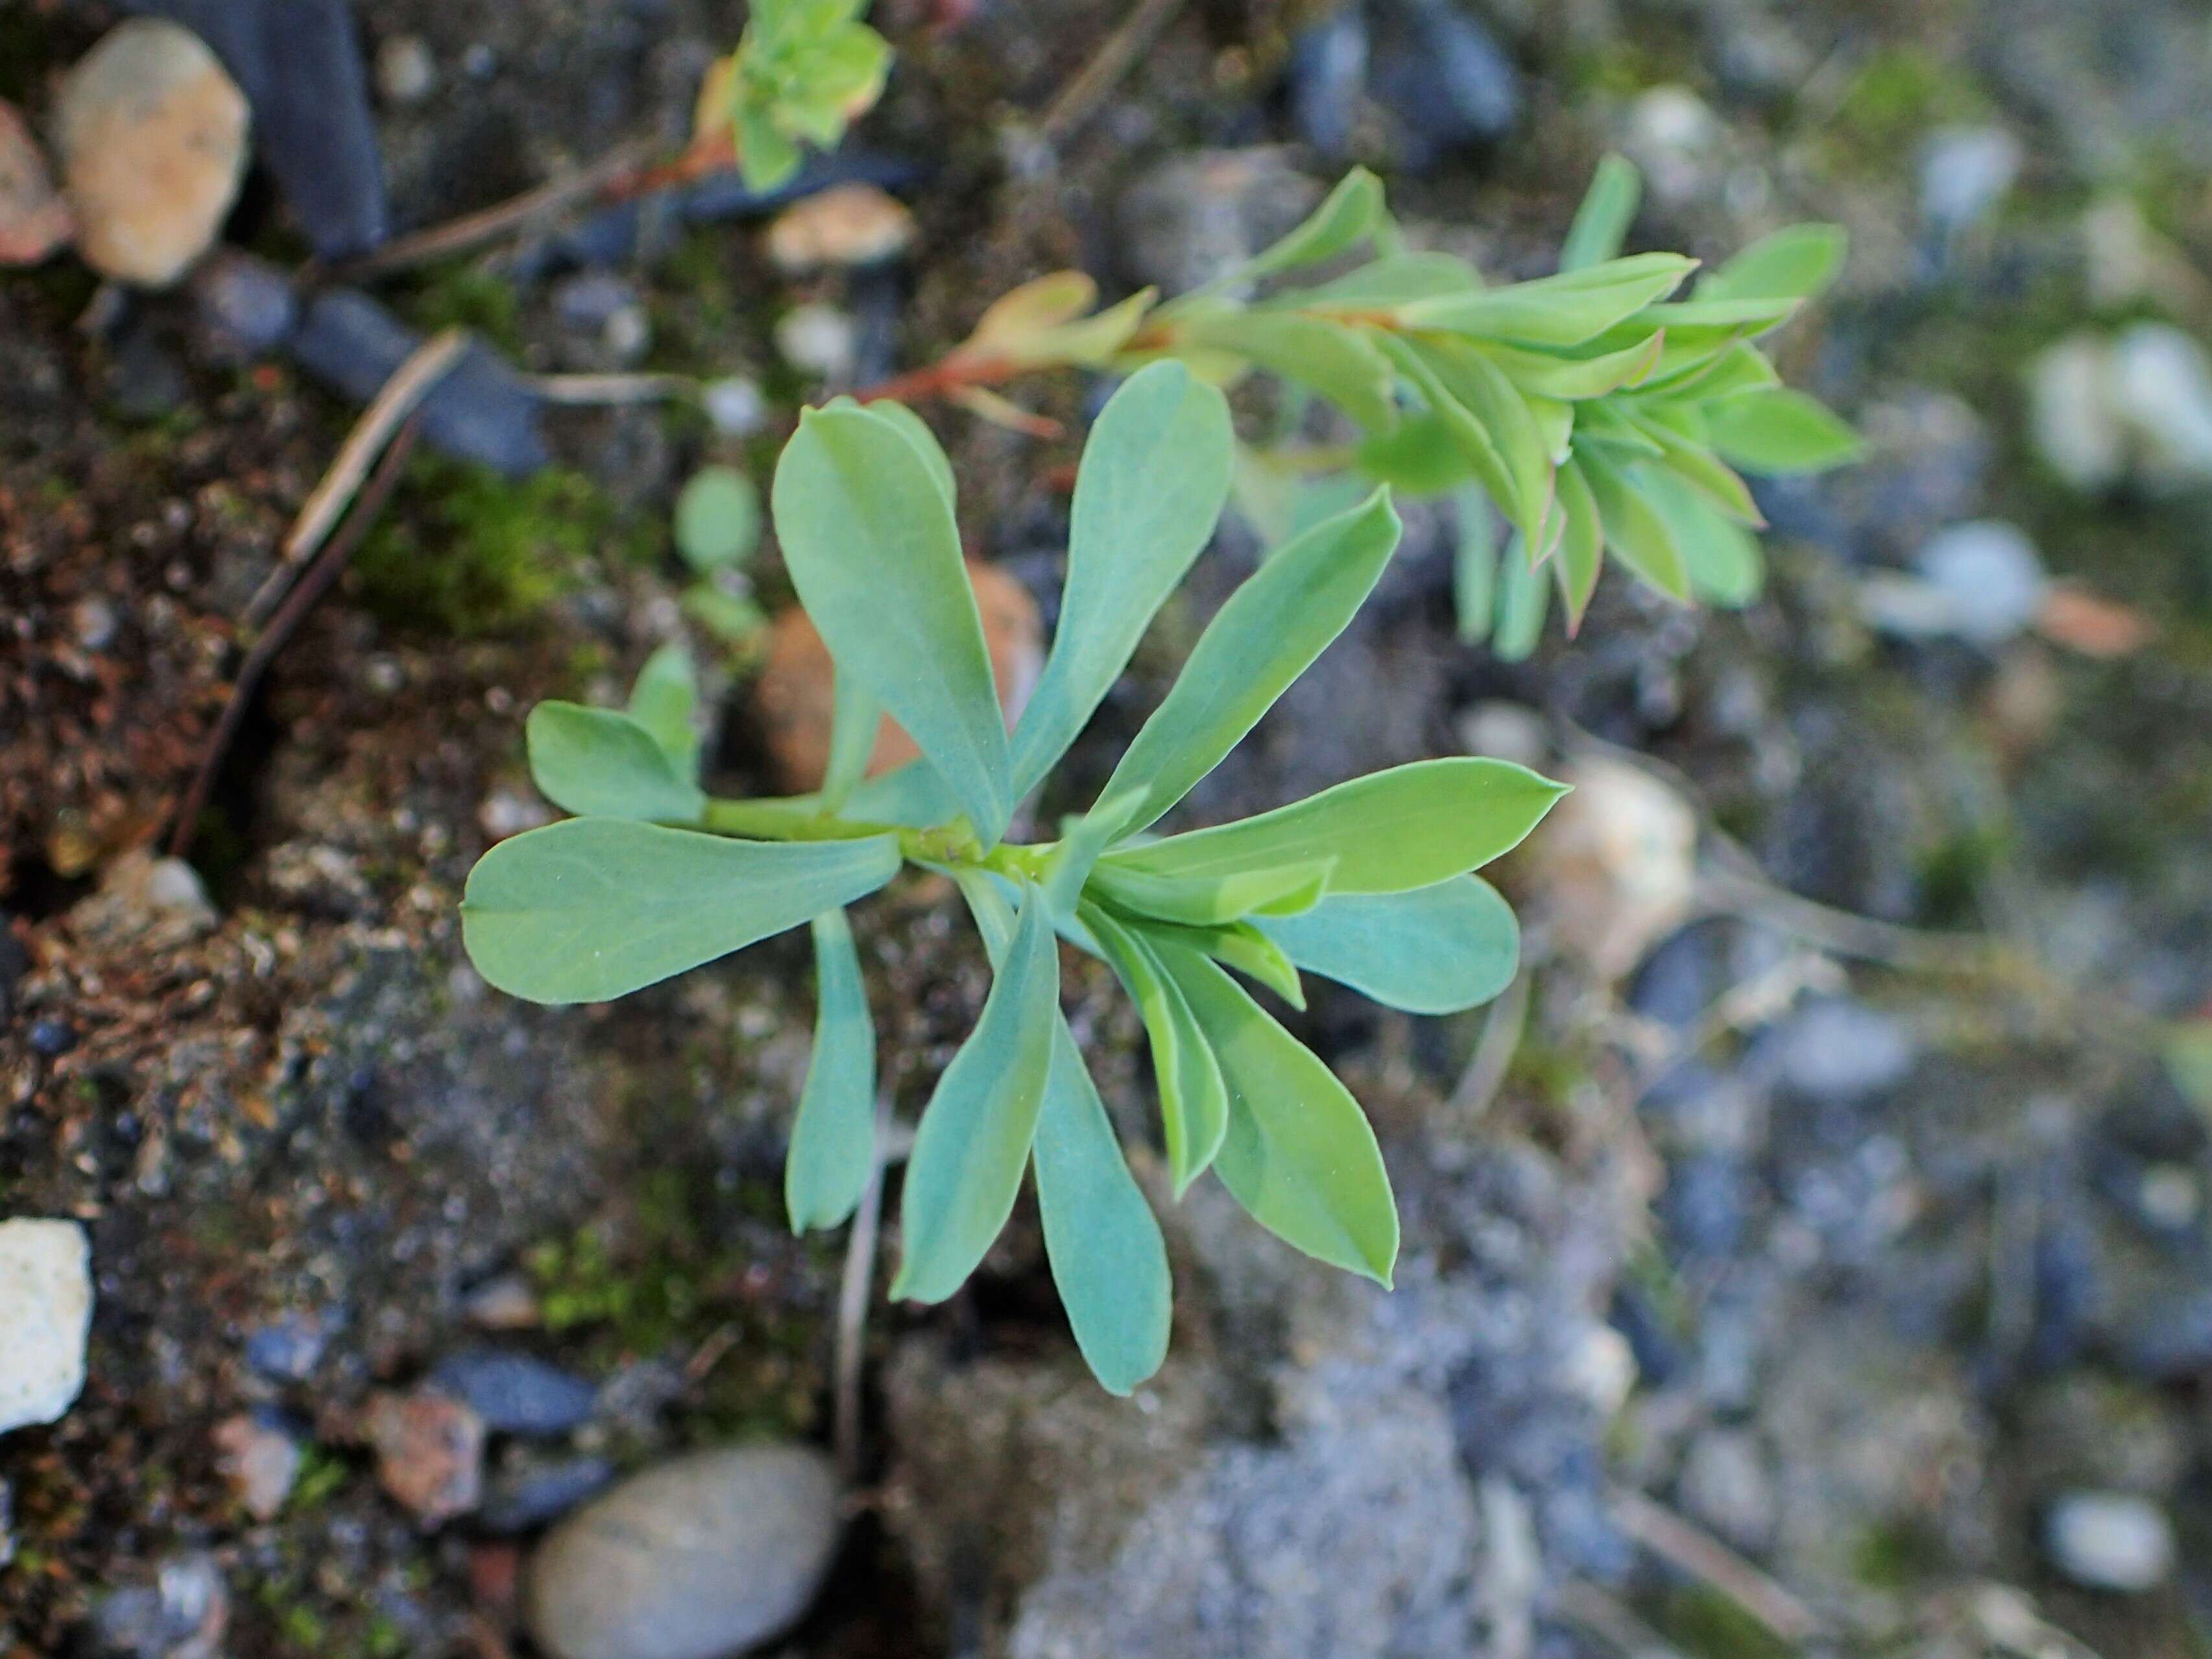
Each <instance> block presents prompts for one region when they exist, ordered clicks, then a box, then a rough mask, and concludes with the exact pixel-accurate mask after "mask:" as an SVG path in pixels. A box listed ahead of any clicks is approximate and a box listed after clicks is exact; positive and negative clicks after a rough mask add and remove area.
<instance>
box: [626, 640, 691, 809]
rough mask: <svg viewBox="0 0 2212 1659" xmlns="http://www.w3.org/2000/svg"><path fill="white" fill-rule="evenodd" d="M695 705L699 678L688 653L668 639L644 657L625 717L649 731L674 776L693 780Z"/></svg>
mask: <svg viewBox="0 0 2212 1659" xmlns="http://www.w3.org/2000/svg"><path fill="white" fill-rule="evenodd" d="M698 706H699V678H698V675H697V674H696V672H695V671H693V669H692V666H691V653H690V652H688V651H686V650H685V649H684V647H682V646H680V645H678V644H676V643H675V642H674V641H671V642H670V643H668V644H666V645H664V646H661V647H659V648H658V649H657V650H655V651H654V652H653V654H652V655H651V656H649V657H647V659H645V666H644V667H642V668H641V669H639V670H638V671H637V680H636V683H635V684H633V685H632V686H631V687H630V689H629V717H630V718H631V719H632V720H635V721H636V722H637V723H638V724H639V725H640V726H643V727H644V728H645V729H646V730H647V731H648V732H652V733H653V741H654V742H655V743H657V744H659V745H660V748H661V752H662V753H663V754H665V755H666V756H667V757H668V763H669V764H670V765H671V766H672V767H674V768H675V769H676V775H677V776H678V777H679V778H683V779H685V780H687V781H696V780H697V778H698V776H699V734H698V732H696V731H694V730H693V729H692V726H691V718H692V714H693V713H694V711H696V709H697V708H698Z"/></svg>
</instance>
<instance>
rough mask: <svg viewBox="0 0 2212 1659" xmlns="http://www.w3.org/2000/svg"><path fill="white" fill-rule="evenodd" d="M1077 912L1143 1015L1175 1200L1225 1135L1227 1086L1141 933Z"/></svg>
mask: <svg viewBox="0 0 2212 1659" xmlns="http://www.w3.org/2000/svg"><path fill="white" fill-rule="evenodd" d="M1081 915H1082V920H1083V922H1084V925H1085V927H1088V928H1089V929H1090V930H1091V937H1092V938H1093V939H1097V941H1098V944H1099V945H1100V946H1101V947H1102V948H1103V950H1104V951H1105V953H1106V961H1107V963H1108V965H1109V967H1111V968H1112V969H1114V972H1115V975H1116V976H1117V977H1118V978H1119V979H1120V980H1121V988H1122V989H1123V990H1125V991H1127V993H1128V994H1129V1000H1130V1001H1132V1002H1133V1003H1135V1004H1136V1005H1137V1012H1139V1014H1141V1015H1142V1016H1143V1017H1144V1021H1145V1035H1146V1038H1147V1039H1148V1040H1149V1042H1151V1045H1152V1076H1153V1079H1154V1084H1155V1086H1156V1087H1157V1088H1158V1091H1159V1100H1160V1133H1161V1138H1162V1139H1164V1141H1165V1142H1166V1143H1167V1152H1168V1169H1169V1171H1170V1174H1171V1175H1172V1176H1174V1178H1175V1191H1176V1197H1177V1198H1181V1197H1182V1194H1183V1190H1184V1189H1185V1188H1188V1186H1189V1185H1190V1183H1191V1182H1193V1181H1195V1180H1196V1179H1197V1178H1198V1177H1199V1176H1200V1174H1202V1173H1203V1172H1204V1171H1205V1170H1206V1165H1207V1164H1211V1163H1212V1161H1213V1156H1214V1154H1215V1153H1216V1152H1219V1151H1220V1150H1221V1138H1222V1136H1223V1135H1225V1134H1226V1133H1228V1130H1229V1091H1228V1086H1227V1085H1225V1083H1224V1082H1223V1081H1222V1078H1221V1067H1220V1066H1219V1065H1218V1063H1217V1062H1216V1060H1214V1057H1213V1050H1212V1047H1211V1046H1209V1045H1208V1044H1207V1042H1206V1034H1205V1033H1204V1032H1203V1031H1201V1030H1200V1029H1199V1025H1198V1020H1197V1018H1196V1017H1195V1016H1194V1015H1193V1014H1192V1012H1191V1011H1190V1004H1189V1003H1188V1001H1187V1000H1185V999H1184V997H1183V994H1182V987H1181V986H1179V985H1177V984H1176V981H1175V980H1174V978H1173V977H1172V976H1171V975H1170V974H1169V973H1168V971H1167V970H1166V969H1165V968H1164V967H1162V966H1161V964H1160V958H1159V957H1158V953H1157V951H1156V949H1155V947H1154V945H1152V941H1151V939H1149V938H1148V937H1146V933H1144V932H1143V931H1142V930H1140V929H1138V928H1135V927H1124V926H1123V925H1122V924H1121V922H1120V921H1118V920H1116V919H1115V917H1113V916H1112V915H1109V914H1107V912H1106V911H1104V910H1103V909H1102V908H1099V907H1098V906H1097V905H1095V904H1085V906H1084V907H1083V908H1082V911H1081Z"/></svg>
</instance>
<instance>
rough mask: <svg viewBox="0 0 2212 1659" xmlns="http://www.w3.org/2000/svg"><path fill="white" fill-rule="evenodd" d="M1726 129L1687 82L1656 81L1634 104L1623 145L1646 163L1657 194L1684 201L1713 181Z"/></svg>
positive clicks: (1648, 182)
mask: <svg viewBox="0 0 2212 1659" xmlns="http://www.w3.org/2000/svg"><path fill="white" fill-rule="evenodd" d="M1724 131H1725V130H1724V129H1723V126H1722V125H1721V119H1720V118H1719V117H1718V116H1717V115H1715V114H1714V113H1713V112H1712V107H1711V106H1710V105H1709V104H1707V103H1706V102H1705V100H1704V99H1702V98H1700V97H1699V96H1698V94H1696V93H1694V92H1692V91H1691V90H1690V89H1689V88H1687V87H1682V86H1671V85H1670V86H1660V87H1653V88H1651V89H1650V91H1648V92H1645V93H1643V94H1639V95H1638V98H1637V99H1636V101H1635V102H1634V103H1632V104H1631V105H1630V106H1628V122H1627V130H1626V131H1625V132H1624V133H1622V135H1621V141H1620V147H1621V149H1623V150H1625V151H1626V153H1627V155H1628V159H1629V160H1630V161H1633V162H1635V163H1636V165H1637V166H1638V167H1641V168H1642V169H1643V171H1644V182H1645V184H1646V185H1648V186H1649V188H1650V191H1651V195H1652V198H1653V199H1654V200H1655V201H1658V202H1662V203H1668V204H1674V205H1678V206H1679V205H1680V204H1684V203H1687V202H1691V201H1693V200H1695V199H1696V198H1697V197H1699V196H1700V195H1702V194H1704V193H1705V189H1706V187H1707V185H1709V184H1711V181H1712V179H1713V178H1714V176H1715V169H1716V168H1717V166H1718V161H1717V154H1718V150H1719V146H1720V143H1721V141H1722V138H1723V134H1724Z"/></svg>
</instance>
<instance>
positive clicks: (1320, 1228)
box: [1161, 946, 1398, 1285]
mask: <svg viewBox="0 0 2212 1659" xmlns="http://www.w3.org/2000/svg"><path fill="white" fill-rule="evenodd" d="M1161 957H1162V960H1163V961H1164V963H1166V965H1167V968H1168V970H1169V972H1170V973H1171V974H1172V975H1174V976H1175V979H1176V983H1177V984H1178V985H1180V986H1181V987H1182V991H1183V994H1184V996H1185V997H1186V998H1187V999H1188V1001H1189V1003H1190V1007H1191V1012H1193V1013H1194V1015H1195V1016H1196V1017H1197V1019H1198V1024H1199V1027H1200V1030H1202V1031H1204V1032H1205V1034H1206V1041H1207V1042H1209V1043H1210V1044H1211V1045H1212V1048H1213V1053H1214V1058H1215V1059H1216V1060H1218V1062H1219V1064H1220V1066H1221V1075H1222V1078H1223V1080H1224V1081H1225V1083H1226V1084H1227V1085H1228V1088H1229V1130H1228V1133H1227V1134H1226V1135H1225V1136H1224V1137H1223V1139H1222V1143H1221V1151H1220V1152H1219V1153H1218V1155H1217V1156H1216V1157H1215V1158H1214V1160H1213V1168H1214V1170H1215V1172H1216V1173H1217V1174H1218V1175H1219V1176H1220V1177H1221V1180H1222V1182H1223V1184H1224V1185H1225V1186H1226V1187H1227V1188H1229V1190H1230V1193H1231V1195H1232V1196H1234V1197H1235V1198H1236V1200H1237V1202H1238V1203H1239V1204H1241V1205H1243V1206H1244V1208H1245V1210H1246V1211H1247V1212H1249V1213H1250V1215H1251V1217H1252V1218H1253V1219H1254V1220H1255V1221H1257V1222H1258V1223H1259V1224H1260V1225H1261V1226H1263V1227H1265V1228H1267V1230H1268V1231H1270V1232H1272V1233H1273V1234H1275V1235H1276V1236H1277V1237H1279V1238H1282V1239H1284V1240H1285V1242H1287V1243H1291V1244H1292V1245H1295V1246H1296V1247H1297V1249H1301V1250H1304V1252H1305V1253H1306V1254H1307V1255H1311V1256H1315V1257H1316V1258H1318V1259H1319V1260H1321V1261H1326V1262H1328V1263H1330V1264H1331V1265H1333V1266H1334V1267H1344V1268H1347V1269H1349V1270H1350V1271H1352V1272H1353V1273H1362V1274H1364V1275H1365V1276H1366V1277H1368V1278H1370V1279H1375V1280H1376V1281H1378V1282H1379V1283H1381V1284H1383V1285H1389V1282H1390V1273H1391V1269H1392V1267H1394V1266H1395V1264H1396V1261H1397V1259H1398V1210H1397V1206H1396V1205H1395V1203H1394V1202H1393V1201H1392V1200H1391V1196H1390V1177H1389V1173H1388V1172H1387V1171H1386V1170H1384V1169H1383V1154H1382V1150H1381V1149H1380V1148H1379V1147H1378V1146H1376V1144H1375V1132H1374V1130H1372V1129H1371V1128H1370V1127H1368V1123H1367V1119H1366V1116H1365V1115H1364V1114H1363V1113H1362V1112H1361V1111H1360V1109H1359V1103H1358V1101H1356V1100H1354V1099H1353V1098H1352V1094H1351V1091H1348V1090H1347V1089H1346V1088H1345V1086H1344V1085H1342V1084H1341V1083H1340V1082H1338V1081H1337V1079H1336V1076H1335V1074H1334V1073H1332V1072H1331V1071H1330V1070H1329V1069H1328V1066H1324V1065H1323V1064H1322V1062H1321V1060H1319V1059H1318V1058H1316V1056H1315V1055H1314V1054H1312V1053H1311V1052H1310V1051H1309V1050H1308V1049H1307V1048H1304V1046H1303V1045H1302V1044H1300V1043H1299V1042H1298V1041H1297V1039H1296V1038H1295V1037H1293V1036H1291V1034H1290V1033H1289V1032H1288V1031H1285V1030H1284V1029H1283V1028H1282V1027H1281V1026H1280V1025H1278V1024H1276V1023H1275V1022H1274V1020H1273V1019H1272V1018H1269V1016H1268V1014H1267V1011H1266V1010H1264V1009H1263V1008H1261V1006H1260V1005H1259V1004H1258V1003H1256V1002H1255V1001H1253V1000H1252V998H1251V996H1250V994H1249V993H1247V992H1246V991H1245V990H1244V989H1243V987H1241V986H1240V985H1238V984H1237V981H1234V980H1232V979H1231V978H1230V977H1229V975H1227V974H1225V973H1224V972H1223V971H1222V970H1221V969H1219V968H1218V967H1217V966H1215V965H1214V964H1213V963H1211V962H1209V961H1207V960H1206V958H1205V957H1201V956H1200V955H1198V954H1197V953H1196V952H1194V951H1185V950H1182V949H1181V948H1180V947H1177V946H1166V947H1164V948H1163V950H1162V952H1161Z"/></svg>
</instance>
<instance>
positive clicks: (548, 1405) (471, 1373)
mask: <svg viewBox="0 0 2212 1659" xmlns="http://www.w3.org/2000/svg"><path fill="white" fill-rule="evenodd" d="M430 1385H431V1387H433V1388H435V1389H439V1390H440V1391H441V1392H443V1393H445V1394H448V1395H452V1396H453V1398H454V1399H456V1400H459V1401H463V1402H464V1403H465V1404H466V1405H467V1406H468V1407H469V1408H470V1409H471V1411H473V1412H475V1413H476V1414H477V1416H478V1417H480V1418H482V1419H483V1425H484V1427H485V1428H487V1429H489V1430H491V1431H494V1432H495V1433H499V1434H527V1435H539V1436H551V1435H559V1434H566V1433H568V1431H569V1430H571V1429H573V1428H574V1427H576V1426H577V1425H579V1424H580V1423H582V1422H583V1421H584V1420H585V1419H586V1418H588V1417H590V1416H591V1414H592V1407H593V1406H594V1405H596V1404H597V1403H598V1401H599V1390H598V1389H595V1388H593V1387H592V1385H591V1384H590V1383H586V1382H585V1381H584V1380H583V1378H581V1377H580V1376H571V1375H569V1373H568V1372H567V1371H564V1370H562V1369H561V1368H560V1367H559V1366H557V1365H551V1364H547V1363H546V1362H545V1361H544V1360H542V1359H539V1358H535V1357H533V1356H532V1355H530V1354H526V1353H513V1352H505V1351H502V1350H501V1349H496V1348H470V1349H465V1350H463V1351H462V1352H459V1353H455V1354H449V1355H447V1357H446V1358H443V1359H441V1360H440V1361H439V1362H438V1364H437V1365H436V1367H435V1369H434V1370H432V1371H431V1373H430Z"/></svg>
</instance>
